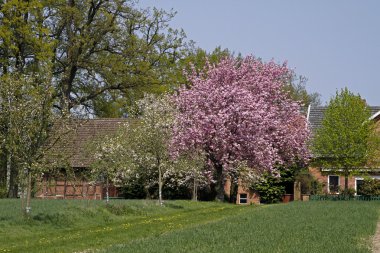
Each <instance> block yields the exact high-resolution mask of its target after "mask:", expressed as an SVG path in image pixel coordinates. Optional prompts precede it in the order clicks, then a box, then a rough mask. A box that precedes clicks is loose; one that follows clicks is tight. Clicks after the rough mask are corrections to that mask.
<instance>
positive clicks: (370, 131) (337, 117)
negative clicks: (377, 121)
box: [312, 88, 380, 189]
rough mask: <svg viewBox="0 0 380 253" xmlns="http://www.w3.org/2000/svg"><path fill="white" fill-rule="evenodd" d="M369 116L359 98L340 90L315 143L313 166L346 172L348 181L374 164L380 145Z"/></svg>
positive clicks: (366, 107)
mask: <svg viewBox="0 0 380 253" xmlns="http://www.w3.org/2000/svg"><path fill="white" fill-rule="evenodd" d="M370 116H371V113H370V110H369V108H368V106H367V104H366V103H365V101H363V99H362V98H361V97H360V95H354V94H353V93H352V92H350V91H349V90H348V89H347V88H345V89H342V90H341V91H340V92H338V91H337V93H336V95H335V96H334V97H333V98H332V99H331V100H330V103H329V105H328V107H327V109H326V111H325V114H324V119H323V121H322V126H321V127H320V128H319V129H317V131H316V134H315V137H314V139H313V142H312V150H313V153H314V156H315V161H314V163H315V164H316V165H318V166H322V167H327V168H331V169H333V170H336V171H343V174H344V175H345V177H346V178H347V177H348V176H349V174H351V173H352V172H354V171H355V170H358V169H360V168H363V167H364V166H366V165H368V164H369V163H370V162H371V161H372V162H374V161H375V157H376V152H377V150H379V143H380V142H379V136H378V135H377V134H376V133H375V129H374V127H375V125H374V122H373V121H372V120H369V118H370ZM345 187H346V189H347V188H348V186H347V185H346V186H345Z"/></svg>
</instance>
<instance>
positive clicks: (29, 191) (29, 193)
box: [25, 170, 32, 216]
mask: <svg viewBox="0 0 380 253" xmlns="http://www.w3.org/2000/svg"><path fill="white" fill-rule="evenodd" d="M26 191H27V192H26V207H25V214H26V215H27V216H29V215H30V212H31V211H32V207H31V206H30V200H31V198H32V173H31V172H30V170H28V184H27V189H26Z"/></svg>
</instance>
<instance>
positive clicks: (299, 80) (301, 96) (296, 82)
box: [284, 75, 321, 106]
mask: <svg viewBox="0 0 380 253" xmlns="http://www.w3.org/2000/svg"><path fill="white" fill-rule="evenodd" d="M306 83H307V78H306V77H304V76H296V75H294V76H293V78H292V80H291V82H290V84H288V85H286V86H285V87H284V88H285V92H287V93H288V95H289V97H290V98H291V99H293V100H294V101H298V102H300V103H301V104H302V105H303V106H308V105H313V106H319V105H320V104H321V98H320V97H321V95H320V94H319V93H317V92H313V93H309V92H307V90H306Z"/></svg>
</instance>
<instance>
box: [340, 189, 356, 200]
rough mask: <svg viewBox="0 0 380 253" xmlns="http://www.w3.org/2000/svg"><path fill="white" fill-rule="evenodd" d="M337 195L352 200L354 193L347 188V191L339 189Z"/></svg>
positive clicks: (353, 190)
mask: <svg viewBox="0 0 380 253" xmlns="http://www.w3.org/2000/svg"><path fill="white" fill-rule="evenodd" d="M339 193H340V194H341V195H343V196H347V197H350V198H353V197H354V196H355V193H356V191H355V189H354V188H348V189H347V190H346V189H339Z"/></svg>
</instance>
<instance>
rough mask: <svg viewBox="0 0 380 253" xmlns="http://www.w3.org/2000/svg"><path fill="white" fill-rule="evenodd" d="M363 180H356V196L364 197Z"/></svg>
mask: <svg viewBox="0 0 380 253" xmlns="http://www.w3.org/2000/svg"><path fill="white" fill-rule="evenodd" d="M363 183H364V181H363V179H356V189H355V190H356V195H363V191H362V189H363V188H362V187H363Z"/></svg>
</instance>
